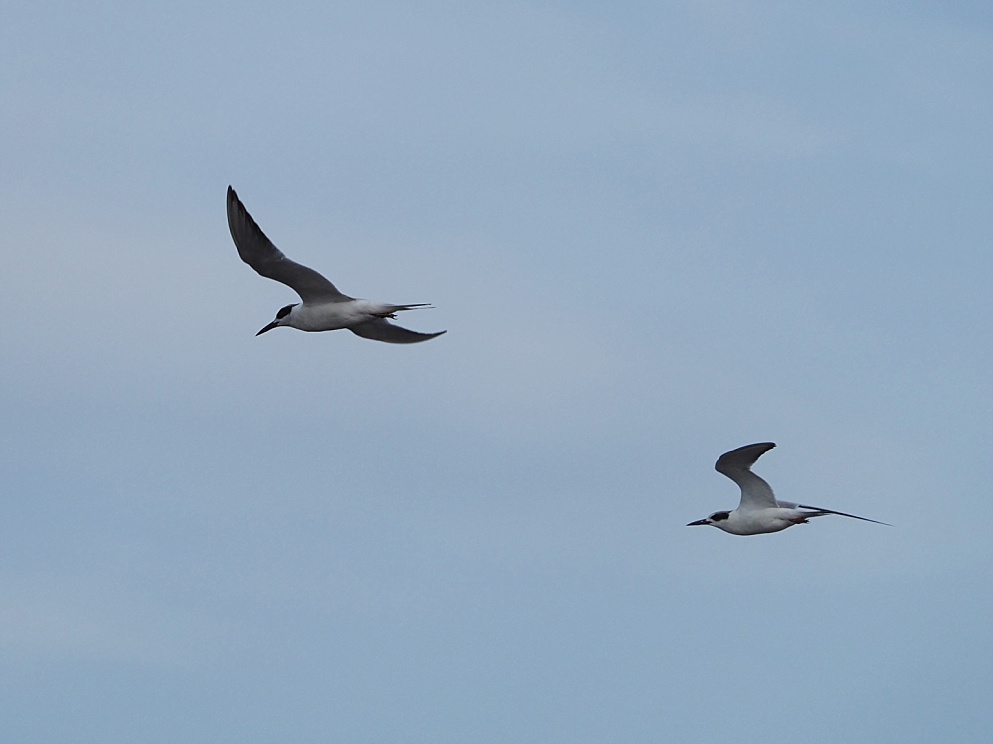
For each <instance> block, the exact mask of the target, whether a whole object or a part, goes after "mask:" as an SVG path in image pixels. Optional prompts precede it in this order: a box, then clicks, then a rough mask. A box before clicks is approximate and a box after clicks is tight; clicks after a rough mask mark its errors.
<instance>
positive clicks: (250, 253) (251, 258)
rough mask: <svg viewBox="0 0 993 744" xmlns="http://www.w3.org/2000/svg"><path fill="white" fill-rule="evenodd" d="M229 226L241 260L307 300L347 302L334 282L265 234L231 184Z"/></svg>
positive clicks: (229, 189) (346, 298)
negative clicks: (293, 258) (294, 256)
mask: <svg viewBox="0 0 993 744" xmlns="http://www.w3.org/2000/svg"><path fill="white" fill-rule="evenodd" d="M228 227H229V228H230V229H231V237H232V238H233V239H234V244H235V246H236V247H237V248H238V255H239V256H241V260H242V261H244V262H245V263H247V264H248V265H249V266H251V267H252V268H253V269H255V270H256V271H257V272H258V273H259V274H261V275H262V276H264V277H266V278H267V279H275V280H276V281H277V282H282V283H283V284H285V285H287V286H289V287H292V288H293V289H294V290H296V293H297V294H298V295H300V299H302V300H303V301H304V302H316V303H322V302H346V301H348V300H350V299H352V298H351V297H348V296H347V295H343V294H342V293H341V292H339V291H338V288H337V287H335V286H334V285H333V284H332V283H331V282H329V281H328V280H327V279H325V278H324V277H323V276H321V275H320V274H318V273H317V272H316V271H314V270H313V269H308V268H307V267H306V266H301V265H300V264H298V263H296V262H295V261H291V260H290V259H288V258H287V257H286V256H285V255H283V252H282V251H281V250H279V248H277V247H276V246H275V245H273V244H272V241H271V240H269V238H267V237H266V236H265V233H264V232H262V229H261V228H260V227H259V226H258V225H257V224H256V223H255V220H253V219H252V215H250V214H249V213H248V210H247V209H245V205H244V204H242V203H241V199H239V198H238V194H236V193H235V190H234V189H233V188H231V187H230V186H228Z"/></svg>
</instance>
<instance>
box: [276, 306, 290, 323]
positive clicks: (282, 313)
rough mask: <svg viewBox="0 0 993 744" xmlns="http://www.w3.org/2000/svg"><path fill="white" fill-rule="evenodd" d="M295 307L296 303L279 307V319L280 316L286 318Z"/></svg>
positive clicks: (277, 315)
mask: <svg viewBox="0 0 993 744" xmlns="http://www.w3.org/2000/svg"><path fill="white" fill-rule="evenodd" d="M293 308H294V305H287V306H286V307H281V308H280V309H279V312H278V313H276V319H277V320H278V319H279V318H285V317H286V316H287V315H289V314H290V310H292V309H293Z"/></svg>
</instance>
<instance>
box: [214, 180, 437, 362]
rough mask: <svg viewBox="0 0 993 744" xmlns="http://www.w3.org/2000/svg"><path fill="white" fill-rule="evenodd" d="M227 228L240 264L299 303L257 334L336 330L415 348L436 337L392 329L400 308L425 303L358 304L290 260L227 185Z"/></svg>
mask: <svg viewBox="0 0 993 744" xmlns="http://www.w3.org/2000/svg"><path fill="white" fill-rule="evenodd" d="M228 227H229V228H230V229H231V237H232V238H234V244H235V246H236V247H237V248H238V255H239V256H241V260H242V261H244V262H245V263H247V264H248V265H249V266H251V267H252V268H253V269H255V270H256V271H257V272H258V273H259V274H261V275H262V276H264V277H266V278H268V279H275V280H276V281H277V282H282V283H283V284H285V285H287V286H288V287H290V288H292V289H293V290H295V291H296V293H297V294H298V295H300V299H301V300H303V302H302V303H296V304H293V305H287V306H286V307H284V308H282V309H281V310H280V311H279V312H278V313H276V319H275V320H273V321H272V322H271V323H270V324H269V325H267V326H266V327H265V328H263V329H262V330H261V331H259V332H258V333H256V334H255V335H256V336H258V335H261V334H263V333H265V332H266V331H271V330H272V329H273V328H278V327H279V326H289V327H290V328H299V329H300V330H301V331H335V330H338V329H340V328H347V329H348V330H350V331H351V332H352V333H354V334H355V335H356V336H362V337H363V338H371V339H372V340H374V341H385V342H387V343H390V344H416V343H418V342H420V341H427V340H428V339H430V338H434V337H435V336H440V335H441V334H442V333H444V331H438V332H437V333H418V332H417V331H410V330H407V329H406V328H401V327H400V326H398V325H393V324H392V323H390V321H389V320H387V318H395V317H396V314H397V313H398V312H401V311H402V310H412V309H414V308H416V307H429V305H428V304H427V303H423V302H422V303H419V304H414V305H391V304H389V303H387V302H376V301H374V300H359V299H355V298H354V297H349V296H348V295H345V294H342V293H341V292H339V291H338V289H337V287H335V286H334V285H333V284H332V283H331V282H329V281H328V280H327V279H325V278H324V277H323V276H321V275H320V274H318V273H317V272H316V271H314V270H313V269H309V268H307V267H306V266H301V265H300V264H298V263H296V262H294V261H291V260H290V259H288V258H287V257H286V256H284V255H283V252H282V251H281V250H279V248H277V247H276V246H275V245H273V244H272V241H271V240H269V238H267V237H266V236H265V233H264V232H262V230H261V228H259V226H258V225H257V224H255V220H253V219H252V215H250V214H249V213H248V210H246V209H245V205H244V204H242V203H241V200H240V199H239V198H238V195H237V194H236V193H235V191H234V189H233V188H231V187H230V186H228Z"/></svg>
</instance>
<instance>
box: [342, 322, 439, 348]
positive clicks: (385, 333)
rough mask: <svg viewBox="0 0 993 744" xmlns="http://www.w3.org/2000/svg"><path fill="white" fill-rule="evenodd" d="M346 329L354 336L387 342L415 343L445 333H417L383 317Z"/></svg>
mask: <svg viewBox="0 0 993 744" xmlns="http://www.w3.org/2000/svg"><path fill="white" fill-rule="evenodd" d="M348 330H350V331H351V332H352V333H354V334H355V335H356V336H361V337H362V338H371V339H372V340H373V341H385V342H386V343H388V344H416V343H419V342H421V341H427V340H428V339H432V338H434V337H435V336H440V335H441V334H442V333H445V331H438V332H437V333H418V332H417V331H411V330H408V329H406V328H401V327H400V326H398V325H393V324H392V323H390V322H389V321H388V320H385V319H384V318H377V319H376V320H367V321H366V322H365V323H358V324H357V325H353V326H349V327H348Z"/></svg>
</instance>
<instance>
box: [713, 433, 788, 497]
mask: <svg viewBox="0 0 993 744" xmlns="http://www.w3.org/2000/svg"><path fill="white" fill-rule="evenodd" d="M775 446H776V445H775V444H773V443H772V442H762V443H760V444H746V445H745V446H744V447H739V448H738V449H733V450H731V451H730V452H725V453H724V454H723V455H721V456H720V457H718V458H717V464H716V465H715V466H714V467H715V468H716V470H717V472H718V473H720V474H721V475H726V476H727V477H728V478H730V479H731V480H733V481H734V482H735V483H737V484H738V487H739V488H740V489H741V501H740V502H739V504H738V508H739V509H744V510H745V511H748V510H750V509H765V508H768V507H775V506H778V505H779V504H778V503H777V502H776V496H775V494H773V492H772V487H771V486H770V485H769V484H768V483H766V482H765V481H764V480H762V479H761V478H759V477H758V476H757V475H755V473H753V472H752V471H751V467H752V463H754V462H755V461H756V460H758V459H759V457H761V456H762V455H763V454H764V453H766V452H768V451H769V450H771V449H772V448H773V447H775Z"/></svg>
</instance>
